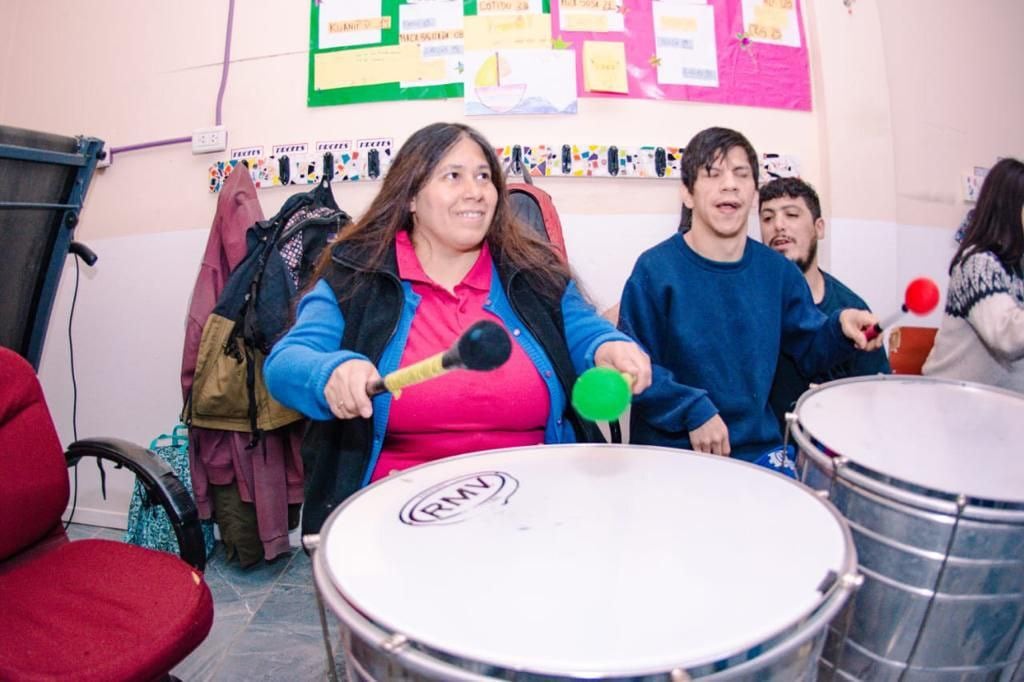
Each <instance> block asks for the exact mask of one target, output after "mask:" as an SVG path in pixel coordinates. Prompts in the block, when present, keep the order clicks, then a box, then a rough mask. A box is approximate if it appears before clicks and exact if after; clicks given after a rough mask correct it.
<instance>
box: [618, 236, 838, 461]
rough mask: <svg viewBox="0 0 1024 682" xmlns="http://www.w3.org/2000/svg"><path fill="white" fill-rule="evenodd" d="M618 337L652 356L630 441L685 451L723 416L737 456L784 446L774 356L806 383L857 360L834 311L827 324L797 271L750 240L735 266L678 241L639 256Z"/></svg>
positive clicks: (624, 300)
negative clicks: (692, 436) (774, 391)
mask: <svg viewBox="0 0 1024 682" xmlns="http://www.w3.org/2000/svg"><path fill="white" fill-rule="evenodd" d="M619 315H620V317H619V326H620V328H621V329H622V331H624V332H626V333H627V334H629V335H630V336H632V337H633V338H635V339H636V340H637V341H638V342H639V343H640V344H641V345H642V346H643V347H644V348H645V349H646V350H647V352H648V353H650V355H651V362H652V363H653V365H654V367H653V369H654V380H653V383H652V385H651V387H650V388H648V389H647V390H646V391H644V392H643V393H642V394H640V395H639V396H637V397H636V398H635V399H634V401H633V410H632V417H631V424H630V441H631V442H634V443H646V444H652V445H667V446H673V447H681V448H689V447H690V440H689V432H690V431H692V430H694V429H696V428H697V427H699V426H700V425H702V424H703V423H705V422H706V421H707V420H708V419H710V418H712V417H713V416H715V414H720V415H721V417H722V419H723V420H724V421H725V424H726V426H727V427H728V429H729V443H730V446H731V448H732V453H733V456H734V457H739V458H741V459H747V460H752V459H755V458H756V457H757V456H758V455H760V454H762V453H764V452H765V451H767V450H769V449H771V448H774V447H778V446H779V445H781V443H782V436H781V434H780V432H779V427H778V423H777V422H776V420H775V416H774V414H773V413H772V410H771V407H770V406H769V403H768V396H769V392H770V389H771V385H772V379H773V377H774V376H775V366H776V362H777V360H778V357H779V353H780V351H781V352H783V353H785V354H786V355H789V356H790V357H792V358H793V359H794V361H795V362H796V363H797V365H798V366H799V367H800V368H801V370H802V371H804V372H805V373H806V374H808V375H813V374H816V373H817V372H818V371H821V370H824V369H826V368H828V367H831V366H832V365H834V364H835V363H836V362H839V361H841V360H843V359H845V358H846V357H848V356H849V355H850V354H852V353H853V352H854V346H853V344H852V343H850V342H849V341H848V340H847V339H846V338H845V337H844V336H843V334H842V330H841V327H840V324H839V312H838V311H837V312H835V313H833V314H832V315H830V316H828V317H826V316H825V315H823V314H822V313H821V312H820V311H819V310H818V309H817V307H816V306H815V305H814V301H813V300H812V298H811V292H810V290H809V289H808V287H807V283H806V281H805V280H804V278H803V276H802V275H801V274H800V271H799V270H798V269H797V267H796V266H795V265H793V264H792V263H790V262H789V261H787V260H786V259H785V258H783V257H782V256H781V255H779V254H777V253H775V252H774V251H772V250H771V249H769V248H768V247H766V246H764V245H763V244H760V243H758V242H755V241H753V240H750V239H748V240H747V242H746V245H745V248H744V252H743V257H742V258H741V259H740V260H739V261H736V262H733V263H723V262H718V261H712V260H709V259H707V258H704V257H702V256H701V255H699V254H698V253H696V252H695V251H693V249H691V248H690V246H689V245H688V244H687V243H686V241H685V240H684V239H683V237H682V235H681V234H675V235H673V236H672V237H670V238H669V239H667V240H665V241H663V242H662V243H660V244H658V245H656V246H654V247H653V248H651V249H650V250H648V251H646V252H645V253H643V254H642V255H641V256H640V258H639V260H638V261H637V263H636V266H635V267H634V269H633V273H632V274H631V275H630V277H629V280H628V281H627V282H626V287H625V291H624V292H623V295H622V304H621V308H620V312H619Z"/></svg>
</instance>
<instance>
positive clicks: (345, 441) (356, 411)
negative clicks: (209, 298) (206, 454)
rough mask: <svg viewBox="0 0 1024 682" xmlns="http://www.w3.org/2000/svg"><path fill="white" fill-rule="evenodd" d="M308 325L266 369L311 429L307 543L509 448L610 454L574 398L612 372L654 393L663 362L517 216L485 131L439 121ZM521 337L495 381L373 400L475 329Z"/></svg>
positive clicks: (321, 274)
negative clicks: (430, 480)
mask: <svg viewBox="0 0 1024 682" xmlns="http://www.w3.org/2000/svg"><path fill="white" fill-rule="evenodd" d="M316 275H317V276H316V277H315V278H314V280H315V282H316V283H315V285H314V286H313V287H312V289H310V291H308V292H307V293H306V294H305V295H304V296H303V298H302V300H301V301H300V303H299V306H298V310H297V312H296V322H295V325H294V326H293V327H292V329H291V330H290V331H289V332H288V334H287V335H285V337H284V338H283V339H282V340H281V341H279V342H278V343H277V345H275V347H274V349H273V351H272V352H271V354H270V356H269V357H268V358H267V362H266V365H265V375H266V380H267V386H268V387H269V389H270V391H271V392H272V393H273V395H274V397H275V398H277V399H278V400H279V401H281V402H282V403H284V404H285V405H288V406H290V407H292V408H294V409H296V410H299V411H300V412H302V413H303V414H306V415H307V416H309V417H310V418H311V419H312V420H313V422H312V424H311V426H310V428H309V431H308V432H307V434H306V438H305V441H304V443H303V461H304V464H305V468H306V472H305V475H306V507H305V510H304V512H303V531H304V532H306V533H310V532H316V531H317V530H318V529H319V528H320V525H321V524H322V523H323V521H324V520H325V519H326V517H327V515H328V514H329V513H330V510H331V509H332V508H333V507H335V506H336V505H337V504H338V503H340V502H341V501H342V500H343V499H344V498H345V497H347V496H348V495H349V494H351V493H352V492H354V491H355V490H357V489H359V488H360V487H362V486H364V485H366V484H368V483H370V482H371V481H374V480H376V479H378V478H381V477H382V476H386V475H388V474H389V473H391V472H392V471H397V470H401V469H405V468H407V467H410V466H414V465H416V464H420V463H423V462H427V461H432V460H435V459H439V458H442V457H446V456H449V455H455V454H461V453H465V452H474V451H478V450H485V449H491V448H499V447H512V446H527V445H538V444H541V443H565V442H576V441H594V440H601V436H600V433H599V432H598V431H597V429H596V427H595V425H594V424H593V423H590V422H587V421H585V420H583V419H581V418H580V417H579V415H577V414H576V413H575V411H574V410H573V409H572V407H571V405H569V401H568V399H567V396H568V395H569V392H570V391H571V389H572V385H573V383H574V382H575V380H576V377H577V376H578V375H579V374H580V373H581V372H583V371H584V370H586V369H588V368H590V367H592V366H594V365H603V366H608V367H613V368H615V369H617V370H619V371H621V372H624V373H627V374H629V375H630V376H631V377H632V378H633V391H634V392H640V391H642V390H643V389H644V388H646V387H647V385H648V384H649V383H650V376H651V369H650V361H649V360H648V358H647V356H646V354H645V353H644V352H643V351H641V350H640V348H639V347H638V346H637V345H636V344H635V343H633V341H632V340H631V339H630V338H629V337H628V336H626V335H625V334H622V333H621V332H618V331H617V330H616V329H615V328H614V327H613V326H612V325H611V324H610V323H609V322H607V321H606V320H604V319H603V318H601V317H600V316H599V315H597V313H596V312H595V311H594V309H593V307H592V306H591V305H590V304H589V303H587V302H586V300H585V299H584V298H583V296H582V295H581V294H580V292H579V290H578V289H577V287H576V284H575V283H574V281H573V279H572V276H571V274H570V272H569V270H568V268H567V267H566V266H565V265H563V264H562V263H561V262H560V260H559V259H558V257H557V255H556V254H555V252H554V250H553V249H552V248H551V246H550V245H549V244H547V243H545V242H543V241H541V240H540V239H539V238H537V237H534V236H532V234H531V232H530V230H529V229H528V228H526V227H525V226H523V225H520V224H519V223H517V222H516V221H515V219H514V218H513V214H512V210H511V207H510V204H509V200H508V195H507V193H506V189H505V180H504V177H503V175H502V171H501V167H500V164H499V162H498V158H497V156H496V155H495V153H494V149H493V148H492V147H491V145H490V144H488V142H487V141H486V140H485V139H484V138H483V137H482V136H481V135H480V134H479V133H478V132H476V131H475V130H473V129H472V128H470V127H468V126H465V125H461V124H456V123H435V124H433V125H429V126H427V127H425V128H422V129H421V130H419V131H417V132H415V133H413V135H412V136H411V137H410V138H409V140H408V141H407V142H406V143H405V144H404V145H403V146H402V148H401V149H400V150H399V152H398V153H397V154H396V155H395V158H394V161H393V162H392V165H391V169H390V170H389V172H388V174H387V176H386V177H385V178H384V182H383V185H382V186H381V189H380V192H379V193H378V194H377V196H376V198H375V199H374V200H373V202H372V203H371V205H370V207H369V208H368V209H367V211H366V214H365V215H364V216H363V218H362V219H361V220H359V221H357V222H356V223H354V224H353V225H351V226H349V227H348V228H346V229H345V230H344V231H343V232H342V233H341V234H340V235H339V237H338V239H337V240H336V241H335V242H334V244H332V245H330V246H329V247H328V248H327V249H325V250H324V254H323V255H322V256H321V260H320V263H319V264H318V267H317V273H316ZM481 319H486V320H491V321H493V322H496V323H498V324H500V325H502V326H503V327H505V329H506V330H507V331H508V332H509V335H510V337H511V339H512V353H511V355H510V357H509V359H508V361H507V362H505V364H503V365H502V366H501V367H499V368H498V369H496V370H494V371H492V372H488V373H486V374H481V373H476V372H452V373H450V374H446V375H444V376H441V377H439V378H437V379H433V380H431V381H430V382H426V383H422V384H418V385H414V386H410V387H408V388H406V389H404V390H403V391H402V395H401V399H400V400H395V399H393V398H392V396H391V394H388V393H385V394H381V395H378V396H376V397H374V398H372V399H371V398H369V397H368V396H367V386H368V385H369V384H370V383H371V382H373V381H375V380H376V379H378V378H379V377H380V376H381V375H383V374H387V373H388V372H391V371H393V370H395V369H397V368H398V367H400V366H401V367H405V366H408V365H410V364H412V363H414V362H417V361H419V360H422V359H424V358H427V357H430V356H433V355H435V354H437V353H439V352H441V351H444V350H446V349H447V348H448V347H450V346H451V345H452V343H453V342H454V341H455V340H456V339H457V338H458V337H459V336H460V335H461V334H462V332H464V331H465V330H466V329H467V328H468V327H470V326H471V325H472V324H473V323H475V322H477V321H479V320H481Z"/></svg>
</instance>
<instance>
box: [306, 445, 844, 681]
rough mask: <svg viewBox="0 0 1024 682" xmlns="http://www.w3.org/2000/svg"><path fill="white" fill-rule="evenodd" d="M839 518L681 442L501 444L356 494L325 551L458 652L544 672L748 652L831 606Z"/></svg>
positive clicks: (381, 612) (432, 641) (345, 586)
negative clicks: (676, 445)
mask: <svg viewBox="0 0 1024 682" xmlns="http://www.w3.org/2000/svg"><path fill="white" fill-rule="evenodd" d="M842 523H843V522H842V521H841V520H840V519H839V517H838V515H837V514H835V513H834V512H833V510H832V509H831V507H829V506H828V505H827V504H826V503H824V502H822V501H821V500H819V499H818V498H817V497H815V496H814V495H813V494H812V493H811V492H809V491H808V490H807V489H806V488H804V487H803V486H801V485H799V484H797V483H795V482H793V481H790V480H788V479H786V478H784V477H783V476H781V475H779V474H776V473H774V472H771V471H768V470H766V469H762V468H759V467H755V466H753V465H749V464H744V463H741V462H736V461H732V460H727V459H723V458H718V457H712V456H705V455H697V454H695V453H692V452H689V451H685V450H670V449H667V448H645V447H631V446H600V445H569V446H547V447H536V448H514V449H508V450H493V451H489V452H484V453H478V454H474V455H466V456H462V457H456V458H452V459H447V460H443V461H441V462H437V463H434V464H429V465H425V466H421V467H417V468H415V469H411V470H409V471H406V472H403V473H400V474H395V475H393V476H391V477H390V478H388V479H385V480H384V481H381V482H379V483H378V484H376V485H374V486H372V487H370V488H368V489H366V490H365V491H363V492H362V493H360V494H358V495H357V496H355V497H353V498H351V499H350V500H349V502H347V503H346V504H345V505H344V506H342V508H341V509H340V510H339V511H337V512H335V514H334V515H333V516H332V518H331V519H330V520H329V522H328V525H327V526H326V527H325V535H326V538H322V539H321V542H322V544H321V548H322V549H323V550H324V551H326V563H327V567H328V571H329V574H330V577H331V580H332V582H333V583H334V585H335V586H336V587H337V589H338V591H339V592H340V593H341V594H342V596H343V597H344V598H345V599H346V600H347V601H348V602H349V603H350V604H352V605H353V606H354V607H355V608H356V609H357V610H359V611H360V612H361V613H363V614H364V615H365V616H367V617H368V618H369V619H370V620H372V621H374V622H375V623H377V624H378V625H380V626H382V627H384V628H385V629H387V630H390V631H393V632H397V633H401V634H404V635H406V636H407V637H409V638H410V639H412V640H415V641H419V642H422V643H424V644H426V645H428V646H429V647H431V648H433V649H436V650H441V651H443V652H445V653H448V654H451V655H454V656H456V657H458V658H461V659H464V660H469V661H474V662H481V663H487V664H491V665H497V666H502V667H507V668H512V669H522V670H530V671H534V672H541V673H547V674H551V675H558V674H562V675H573V674H575V675H600V674H611V673H623V672H632V671H649V670H670V669H672V668H673V667H680V666H682V667H691V666H696V665H699V664H703V663H707V662H713V661H717V660H720V659H722V658H724V657H727V656H730V655H735V654H737V653H742V652H746V651H748V650H749V649H750V648H752V647H754V646H756V645H758V644H760V643H763V642H765V641H766V640H767V639H769V638H770V637H772V636H773V635H777V634H778V633H779V632H780V631H784V630H785V629H786V628H787V627H791V626H793V625H795V624H796V623H797V622H799V621H800V620H801V619H802V618H804V617H805V616H806V615H808V614H809V613H810V612H812V611H813V610H814V609H815V608H816V607H817V606H819V605H820V604H821V601H822V597H821V594H820V593H819V592H818V590H817V588H818V586H819V585H820V584H822V582H823V581H825V580H826V578H827V576H828V575H829V572H830V571H832V572H835V573H836V574H839V575H842V574H843V573H845V572H847V571H849V570H851V569H852V567H853V557H852V556H851V554H852V552H851V551H850V546H849V545H848V544H847V536H846V535H845V534H844V529H843V526H842Z"/></svg>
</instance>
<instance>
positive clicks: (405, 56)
mask: <svg viewBox="0 0 1024 682" xmlns="http://www.w3.org/2000/svg"><path fill="white" fill-rule="evenodd" d="M314 59H315V60H316V65H315V69H316V81H315V82H314V84H313V87H314V88H316V89H317V90H329V89H333V88H351V87H355V86H358V85H377V84H379V83H396V82H399V81H415V80H419V79H421V78H423V77H424V76H425V75H426V74H425V71H426V73H433V72H431V69H437V67H440V73H436V74H434V75H436V76H437V77H440V76H441V75H443V70H444V64H443V62H435V63H436V66H435V65H433V64H427V63H425V62H422V61H421V60H420V50H419V46H418V45H414V44H411V43H406V44H404V45H389V46H387V47H370V48H366V49H365V50H344V51H342V52H326V53H321V54H318V55H316V56H315V57H314Z"/></svg>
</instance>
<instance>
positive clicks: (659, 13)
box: [653, 1, 718, 88]
mask: <svg viewBox="0 0 1024 682" xmlns="http://www.w3.org/2000/svg"><path fill="white" fill-rule="evenodd" d="M653 13H654V41H655V50H656V51H657V55H658V59H659V62H658V83H661V84H665V85H699V86H704V87H711V88H717V87H718V48H717V46H716V43H715V8H714V6H713V5H698V4H694V3H688V2H679V1H676V2H665V1H662V2H656V3H654V6H653Z"/></svg>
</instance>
